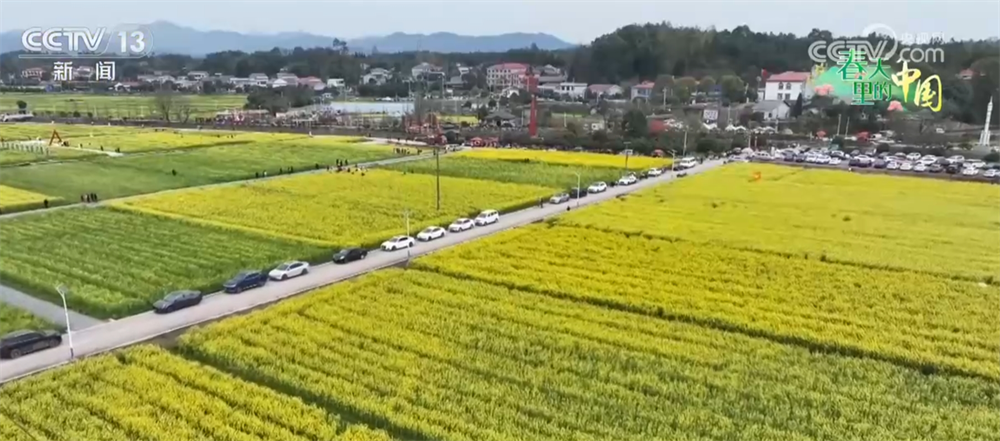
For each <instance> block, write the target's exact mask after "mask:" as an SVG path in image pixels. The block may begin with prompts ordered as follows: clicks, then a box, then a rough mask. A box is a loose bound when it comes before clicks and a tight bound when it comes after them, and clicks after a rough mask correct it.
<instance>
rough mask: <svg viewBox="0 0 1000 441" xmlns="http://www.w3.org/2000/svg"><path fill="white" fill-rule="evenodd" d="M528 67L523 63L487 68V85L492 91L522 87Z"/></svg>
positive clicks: (502, 64) (496, 65) (503, 64)
mask: <svg viewBox="0 0 1000 441" xmlns="http://www.w3.org/2000/svg"><path fill="white" fill-rule="evenodd" d="M526 73H528V65H527V64H521V63H500V64H494V65H493V66H490V67H488V68H486V85H487V86H488V87H489V88H491V89H504V88H508V87H522V86H523V85H524V76H525V74H526Z"/></svg>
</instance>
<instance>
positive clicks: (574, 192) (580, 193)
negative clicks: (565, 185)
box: [566, 187, 587, 199]
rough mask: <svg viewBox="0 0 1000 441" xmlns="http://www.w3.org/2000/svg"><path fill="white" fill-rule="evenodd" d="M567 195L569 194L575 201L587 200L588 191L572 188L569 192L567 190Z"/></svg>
mask: <svg viewBox="0 0 1000 441" xmlns="http://www.w3.org/2000/svg"><path fill="white" fill-rule="evenodd" d="M566 193H567V194H569V197H571V198H573V199H579V198H585V197H587V189H585V188H580V187H574V188H571V189H569V190H566Z"/></svg>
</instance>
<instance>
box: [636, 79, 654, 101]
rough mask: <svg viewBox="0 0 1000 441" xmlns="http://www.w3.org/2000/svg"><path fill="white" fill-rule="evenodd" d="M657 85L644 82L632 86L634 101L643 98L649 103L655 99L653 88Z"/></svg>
mask: <svg viewBox="0 0 1000 441" xmlns="http://www.w3.org/2000/svg"><path fill="white" fill-rule="evenodd" d="M655 85H656V84H655V83H653V82H652V81H643V82H642V83H639V84H636V85H635V86H632V101H635V99H636V98H642V99H644V100H646V101H649V100H650V99H651V98H653V86H655Z"/></svg>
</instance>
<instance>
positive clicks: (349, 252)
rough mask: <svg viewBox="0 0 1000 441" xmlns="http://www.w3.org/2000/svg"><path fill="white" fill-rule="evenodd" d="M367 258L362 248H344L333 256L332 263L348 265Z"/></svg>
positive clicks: (366, 251) (366, 252)
mask: <svg viewBox="0 0 1000 441" xmlns="http://www.w3.org/2000/svg"><path fill="white" fill-rule="evenodd" d="M365 257H368V250H366V249H364V248H345V249H342V250H340V251H339V252H337V254H334V255H333V263H348V262H353V261H355V260H361V259H364V258H365Z"/></svg>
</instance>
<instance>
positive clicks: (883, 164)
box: [873, 159, 888, 168]
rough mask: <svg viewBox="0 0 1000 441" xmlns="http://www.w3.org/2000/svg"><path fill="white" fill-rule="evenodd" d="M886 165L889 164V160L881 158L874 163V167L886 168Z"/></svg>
mask: <svg viewBox="0 0 1000 441" xmlns="http://www.w3.org/2000/svg"><path fill="white" fill-rule="evenodd" d="M886 165H888V163H887V162H885V161H884V160H881V159H879V160H877V161H875V164H874V165H873V167H875V168H885V166H886Z"/></svg>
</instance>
